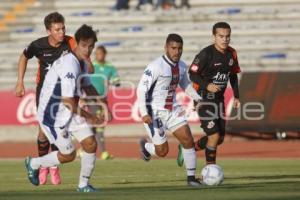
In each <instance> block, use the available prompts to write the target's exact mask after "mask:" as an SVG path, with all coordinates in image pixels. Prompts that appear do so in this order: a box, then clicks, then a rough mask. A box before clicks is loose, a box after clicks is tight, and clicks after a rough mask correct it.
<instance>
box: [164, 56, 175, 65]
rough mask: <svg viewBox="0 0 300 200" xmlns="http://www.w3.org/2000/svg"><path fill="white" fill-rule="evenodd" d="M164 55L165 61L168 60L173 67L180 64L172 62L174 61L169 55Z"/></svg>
mask: <svg viewBox="0 0 300 200" xmlns="http://www.w3.org/2000/svg"><path fill="white" fill-rule="evenodd" d="M162 57H163V59H164V61H166V63H168V64H169V65H170V66H171V67H175V66H176V65H177V64H178V63H174V62H172V61H171V60H170V59H169V58H168V56H167V55H163V56H162Z"/></svg>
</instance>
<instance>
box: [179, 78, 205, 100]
mask: <svg viewBox="0 0 300 200" xmlns="http://www.w3.org/2000/svg"><path fill="white" fill-rule="evenodd" d="M179 86H180V87H181V89H183V90H184V91H185V93H186V94H187V95H189V96H190V97H191V98H192V99H193V100H194V101H197V102H198V101H200V100H202V97H201V96H200V95H199V94H198V93H197V91H196V90H195V89H194V88H193V86H192V84H191V81H190V80H189V78H188V75H187V73H186V72H185V73H184V75H183V77H182V79H181V80H180V82H179Z"/></svg>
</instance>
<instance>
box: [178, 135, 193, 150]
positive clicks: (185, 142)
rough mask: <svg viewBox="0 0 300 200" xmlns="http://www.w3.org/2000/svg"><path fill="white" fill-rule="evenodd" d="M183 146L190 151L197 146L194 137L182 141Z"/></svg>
mask: <svg viewBox="0 0 300 200" xmlns="http://www.w3.org/2000/svg"><path fill="white" fill-rule="evenodd" d="M181 144H182V146H183V148H185V149H190V148H193V147H194V146H195V144H194V139H193V137H186V138H184V139H183V140H181Z"/></svg>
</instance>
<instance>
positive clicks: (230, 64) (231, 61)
mask: <svg viewBox="0 0 300 200" xmlns="http://www.w3.org/2000/svg"><path fill="white" fill-rule="evenodd" d="M228 65H229V66H232V65H233V59H232V58H230V60H229V63H228Z"/></svg>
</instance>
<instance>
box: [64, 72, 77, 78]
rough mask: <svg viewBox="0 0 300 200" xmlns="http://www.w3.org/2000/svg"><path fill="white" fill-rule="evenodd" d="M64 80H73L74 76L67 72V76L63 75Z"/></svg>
mask: <svg viewBox="0 0 300 200" xmlns="http://www.w3.org/2000/svg"><path fill="white" fill-rule="evenodd" d="M65 78H68V79H75V76H74V74H73V73H71V72H68V73H67V75H65Z"/></svg>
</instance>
